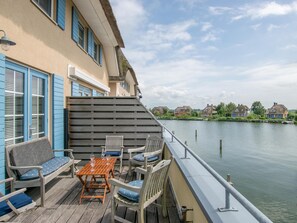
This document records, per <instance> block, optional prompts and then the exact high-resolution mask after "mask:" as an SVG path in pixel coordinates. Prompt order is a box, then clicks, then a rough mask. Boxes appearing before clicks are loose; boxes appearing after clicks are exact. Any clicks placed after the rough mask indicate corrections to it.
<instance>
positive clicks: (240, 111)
mask: <svg viewBox="0 0 297 223" xmlns="http://www.w3.org/2000/svg"><path fill="white" fill-rule="evenodd" d="M249 111H250V109H249V107H248V106H246V105H243V104H238V106H237V107H236V109H235V110H234V111H233V112H232V114H231V117H233V118H235V117H246V116H248V114H249Z"/></svg>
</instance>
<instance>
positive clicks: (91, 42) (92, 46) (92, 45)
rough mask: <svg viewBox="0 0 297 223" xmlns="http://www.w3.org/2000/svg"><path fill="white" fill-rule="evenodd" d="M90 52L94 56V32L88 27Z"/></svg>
mask: <svg viewBox="0 0 297 223" xmlns="http://www.w3.org/2000/svg"><path fill="white" fill-rule="evenodd" d="M88 54H89V55H91V57H94V34H93V32H92V30H91V29H88Z"/></svg>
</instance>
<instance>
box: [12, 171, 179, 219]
mask: <svg viewBox="0 0 297 223" xmlns="http://www.w3.org/2000/svg"><path fill="white" fill-rule="evenodd" d="M127 172H128V167H126V166H125V167H123V170H122V173H119V172H116V176H115V177H116V178H117V179H119V180H120V181H122V182H129V181H131V180H132V178H134V177H135V175H133V176H132V177H130V176H129V175H128V174H127ZM168 188H169V187H168ZM39 191H40V190H39V188H29V189H28V191H27V193H28V195H29V196H31V197H32V198H33V200H35V201H36V200H37V203H39V202H40V194H39ZM167 191H169V192H170V190H167ZM80 192H81V182H80V181H79V180H78V178H77V177H74V178H70V177H61V178H57V179H55V180H53V181H52V182H50V183H49V184H48V185H47V186H46V201H45V207H39V206H37V207H35V208H34V209H32V210H29V211H27V212H24V213H22V214H20V215H19V216H16V217H14V218H12V219H11V222H21V223H39V222H50V223H51V222H52V223H65V222H71V223H72V222H73V223H76V222H80V223H109V222H110V217H111V197H112V193H107V195H106V199H105V202H104V204H102V202H101V201H100V200H98V199H93V200H87V199H84V200H82V204H81V205H80V204H79V198H80ZM171 196H172V195H171V194H170V195H168V196H167V207H168V217H166V218H163V217H162V210H161V208H159V207H156V206H155V205H150V206H149V207H148V208H147V209H146V211H145V212H146V223H153V222H156V223H169V222H170V223H175V222H176V223H177V222H180V221H179V219H178V216H177V211H176V208H175V204H174V202H173V199H172V198H171ZM158 203H159V204H160V203H161V202H160V200H159V201H158ZM116 214H117V215H118V216H120V217H123V218H125V219H126V220H128V221H131V222H134V223H136V222H137V214H136V212H135V211H133V210H131V209H127V208H126V207H123V206H119V207H117V209H116Z"/></svg>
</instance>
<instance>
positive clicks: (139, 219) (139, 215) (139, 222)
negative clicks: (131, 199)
mask: <svg viewBox="0 0 297 223" xmlns="http://www.w3.org/2000/svg"><path fill="white" fill-rule="evenodd" d="M137 223H144V209H143V208H140V209H139V210H138V211H137Z"/></svg>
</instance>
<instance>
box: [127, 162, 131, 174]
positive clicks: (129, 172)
mask: <svg viewBox="0 0 297 223" xmlns="http://www.w3.org/2000/svg"><path fill="white" fill-rule="evenodd" d="M131 169H132V165H131V162H130V161H129V171H128V175H129V176H131V175H132V172H131Z"/></svg>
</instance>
